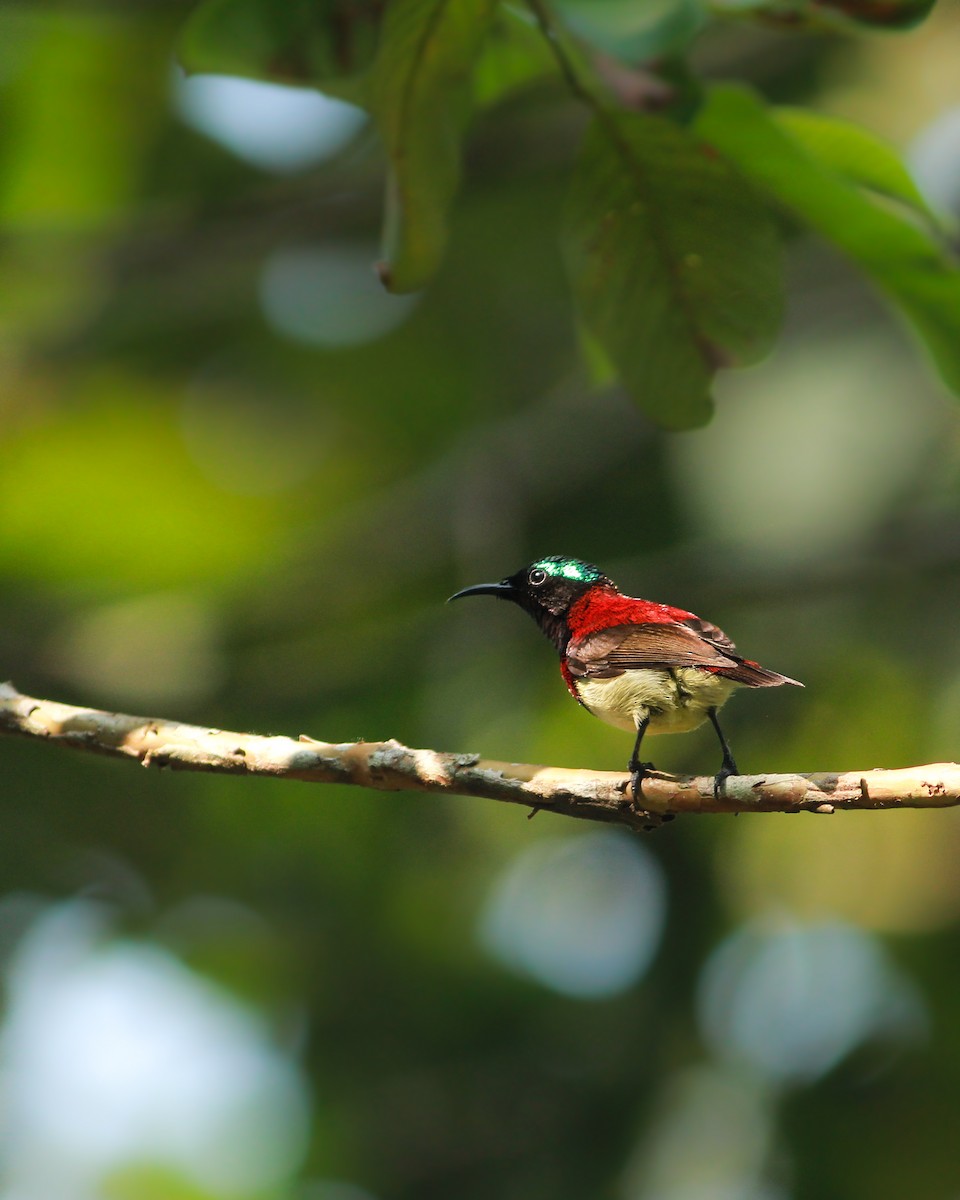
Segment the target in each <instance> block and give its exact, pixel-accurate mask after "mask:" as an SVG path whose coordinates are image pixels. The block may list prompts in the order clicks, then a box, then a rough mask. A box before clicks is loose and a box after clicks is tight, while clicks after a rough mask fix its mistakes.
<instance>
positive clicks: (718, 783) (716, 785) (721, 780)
mask: <svg viewBox="0 0 960 1200" xmlns="http://www.w3.org/2000/svg"><path fill="white" fill-rule="evenodd" d="M707 716H708V717H709V718H710V723H711V724H712V725H713V727H714V729H715V730H716V731H717V737H718V738H719V739H720V745H721V747H722V749H723V762H722V763H721V764H720V770H719V771H718V772H717V777H716V779H714V781H713V794H714V797H715V798H716V799H718V800H719V798H720V793H721V792H722V791H723V785H724V784H725V783H726V781H727V780H728V779H729V778H730V776H731V775H739V774H740V771H739V769H738V768H737V764H736V762H734V758H733V753H732V751H731V749H730V747H729V745H728V744H727V739H726V738H725V737H724V736H723V730H722V729H721V728H720V722H719V721H718V720H717V710H716V709H715V708H708V709H707Z"/></svg>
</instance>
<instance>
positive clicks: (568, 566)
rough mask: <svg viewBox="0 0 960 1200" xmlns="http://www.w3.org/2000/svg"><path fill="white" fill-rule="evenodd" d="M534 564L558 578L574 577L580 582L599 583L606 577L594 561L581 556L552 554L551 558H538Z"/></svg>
mask: <svg viewBox="0 0 960 1200" xmlns="http://www.w3.org/2000/svg"><path fill="white" fill-rule="evenodd" d="M533 566H535V567H539V568H540V569H541V571H546V573H547V574H548V575H553V576H554V577H555V578H557V579H574V580H576V581H577V582H578V583H597V582H599V580H601V579H606V576H605V575H604V573H603V572H602V571H601V570H599V569H598V568H597V567H595V566H593V564H592V563H588V562H584V561H583V560H582V559H580V558H565V557H564V556H563V555H562V554H551V555H550V557H549V558H540V559H538V560H537V561H536V562H535V563H534V564H533Z"/></svg>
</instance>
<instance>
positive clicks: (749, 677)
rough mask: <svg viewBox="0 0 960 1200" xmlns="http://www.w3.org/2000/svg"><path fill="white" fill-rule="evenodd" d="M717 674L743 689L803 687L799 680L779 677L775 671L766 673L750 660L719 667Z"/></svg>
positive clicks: (764, 669)
mask: <svg viewBox="0 0 960 1200" xmlns="http://www.w3.org/2000/svg"><path fill="white" fill-rule="evenodd" d="M717 674H718V675H722V676H723V677H724V679H732V680H733V682H734V683H740V684H742V685H743V686H744V687H781V686H782V685H783V684H785V683H789V684H792V685H793V686H794V687H803V684H802V683H801V682H800V680H799V679H791V678H790V676H789V675H781V674H779V672H777V671H768V670H767V668H766V667H761V666H760V664H759V663H755V662H752V661H751V660H750V659H743V660H742V661H741V662H738V663H737V664H736V665H735V666H730V667H720V668H719V670H717Z"/></svg>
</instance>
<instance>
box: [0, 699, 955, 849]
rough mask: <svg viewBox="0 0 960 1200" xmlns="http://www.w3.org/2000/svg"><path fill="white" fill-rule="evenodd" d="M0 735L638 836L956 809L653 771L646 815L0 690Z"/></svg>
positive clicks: (936, 791)
mask: <svg viewBox="0 0 960 1200" xmlns="http://www.w3.org/2000/svg"><path fill="white" fill-rule="evenodd" d="M0 733H9V734H20V735H22V736H24V737H30V738H37V739H40V740H45V741H52V742H57V743H58V744H60V745H62V746H71V747H74V748H76V749H81V750H89V751H93V752H94V753H99V754H108V755H112V756H114V757H117V758H129V759H133V760H135V761H137V762H139V763H141V765H143V766H145V767H171V768H173V769H174V770H181V771H215V772H220V773H224V774H230V775H266V776H272V777H274V778H277V779H299V780H302V781H303V782H305V783H350V784H356V785H358V786H360V787H366V788H373V789H376V790H378V791H388V792H392V791H420V792H438V793H441V794H445V795H451V796H477V797H480V798H482V799H487V800H501V801H506V802H507V803H511V804H521V805H525V806H527V807H528V808H530V809H531V815H532V814H533V813H534V812H537V811H539V810H540V809H549V810H550V811H551V812H555V813H560V814H562V815H563V816H568V817H579V818H582V819H585V820H590V821H607V822H614V823H616V824H621V825H626V826H627V827H629V828H631V829H644V828H650V827H651V826H653V825H656V824H658V823H659V822H660V820H661V819H662V818H663V817H664V816H666V815H667V814H670V813H739V812H800V811H802V810H807V811H809V812H819V813H831V812H834V811H835V810H836V809H838V808H949V807H951V806H952V805H955V804H960V766H958V765H957V764H956V763H935V764H933V765H932V766H925V767H906V768H903V769H901V770H896V771H882V770H869V771H843V772H832V771H831V772H818V773H816V774H812V775H738V776H733V777H732V778H730V779H728V780H727V781H726V785H725V788H724V794H723V795H722V796H719V797H715V796H714V790H713V788H714V781H713V778H712V776H703V777H695V776H691V775H667V774H664V773H662V772H656V773H654V774H653V775H651V776H649V777H648V778H647V779H645V780H644V783H643V799H644V808H643V809H639V808H637V807H636V806H635V805H634V803H633V802H632V800H631V799H630V797H629V792H628V787H629V782H630V777H629V775H627V774H625V773H619V772H614V771H586V770H567V769H564V768H561V767H545V766H536V765H532V764H527V763H505V762H495V761H494V760H492V759H485V758H481V757H480V755H478V754H447V753H441V752H440V751H437V750H412V749H410V748H409V747H407V746H403V745H401V744H400V743H399V742H395V741H393V740H390V741H386V742H341V743H330V742H318V741H315V740H314V739H313V738H309V737H306V736H305V735H301V737H300V738H299V740H294V739H293V738H288V737H264V736H261V735H259V734H252V733H231V732H229V731H227V730H222V729H207V728H204V727H202V726H198V725H181V724H180V723H179V722H177V721H165V720H162V719H159V718H154V717H135V716H128V715H126V714H124V713H111V712H104V711H102V710H100V709H95V708H78V707H76V706H74V705H72V704H60V703H58V702H57V701H54V700H38V699H35V698H33V697H32V696H24V695H21V693H20V692H18V691H17V690H16V688H15V687H14V686H13V685H12V684H9V683H4V684H0Z"/></svg>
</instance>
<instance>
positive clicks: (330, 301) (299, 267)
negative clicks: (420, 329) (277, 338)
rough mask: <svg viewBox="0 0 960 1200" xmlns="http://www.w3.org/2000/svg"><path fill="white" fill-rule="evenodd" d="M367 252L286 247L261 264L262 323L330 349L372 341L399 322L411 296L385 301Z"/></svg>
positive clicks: (412, 302)
mask: <svg viewBox="0 0 960 1200" xmlns="http://www.w3.org/2000/svg"><path fill="white" fill-rule="evenodd" d="M374 257H375V255H374V252H373V250H372V249H370V248H368V247H366V246H364V245H361V246H350V245H345V244H343V243H339V244H337V245H333V244H330V245H317V246H291V247H287V248H285V249H282V250H277V251H275V252H274V253H273V254H272V255H270V257H269V258H268V259H267V261H266V263H265V264H264V268H263V274H262V276H261V280H260V304H261V306H262V308H263V315H264V317H265V318H266V320H267V322H268V324H269V325H270V326H271V327H272V328H273V329H275V330H276V331H277V333H280V334H282V335H283V336H284V337H288V338H292V339H293V340H294V341H297V342H305V343H307V344H308V345H312V346H322V347H328V348H335V347H338V346H357V345H362V344H363V343H364V342H371V341H374V340H375V339H376V338H378V337H382V336H383V335H384V334H386V333H389V332H390V331H391V330H392V329H395V328H396V327H397V326H398V325H400V324H401V322H403V321H404V320H405V319H406V317H407V315H408V314H409V313H410V311H411V309H412V308H413V307H414V306H415V305H416V303H417V298H416V297H415V296H391V295H390V294H389V293H387V292H385V291H384V289H383V287H382V286H381V285H380V283H379V281H378V280H377V278H376V276H375V274H374V272H373V267H372V263H373V261H374Z"/></svg>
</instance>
